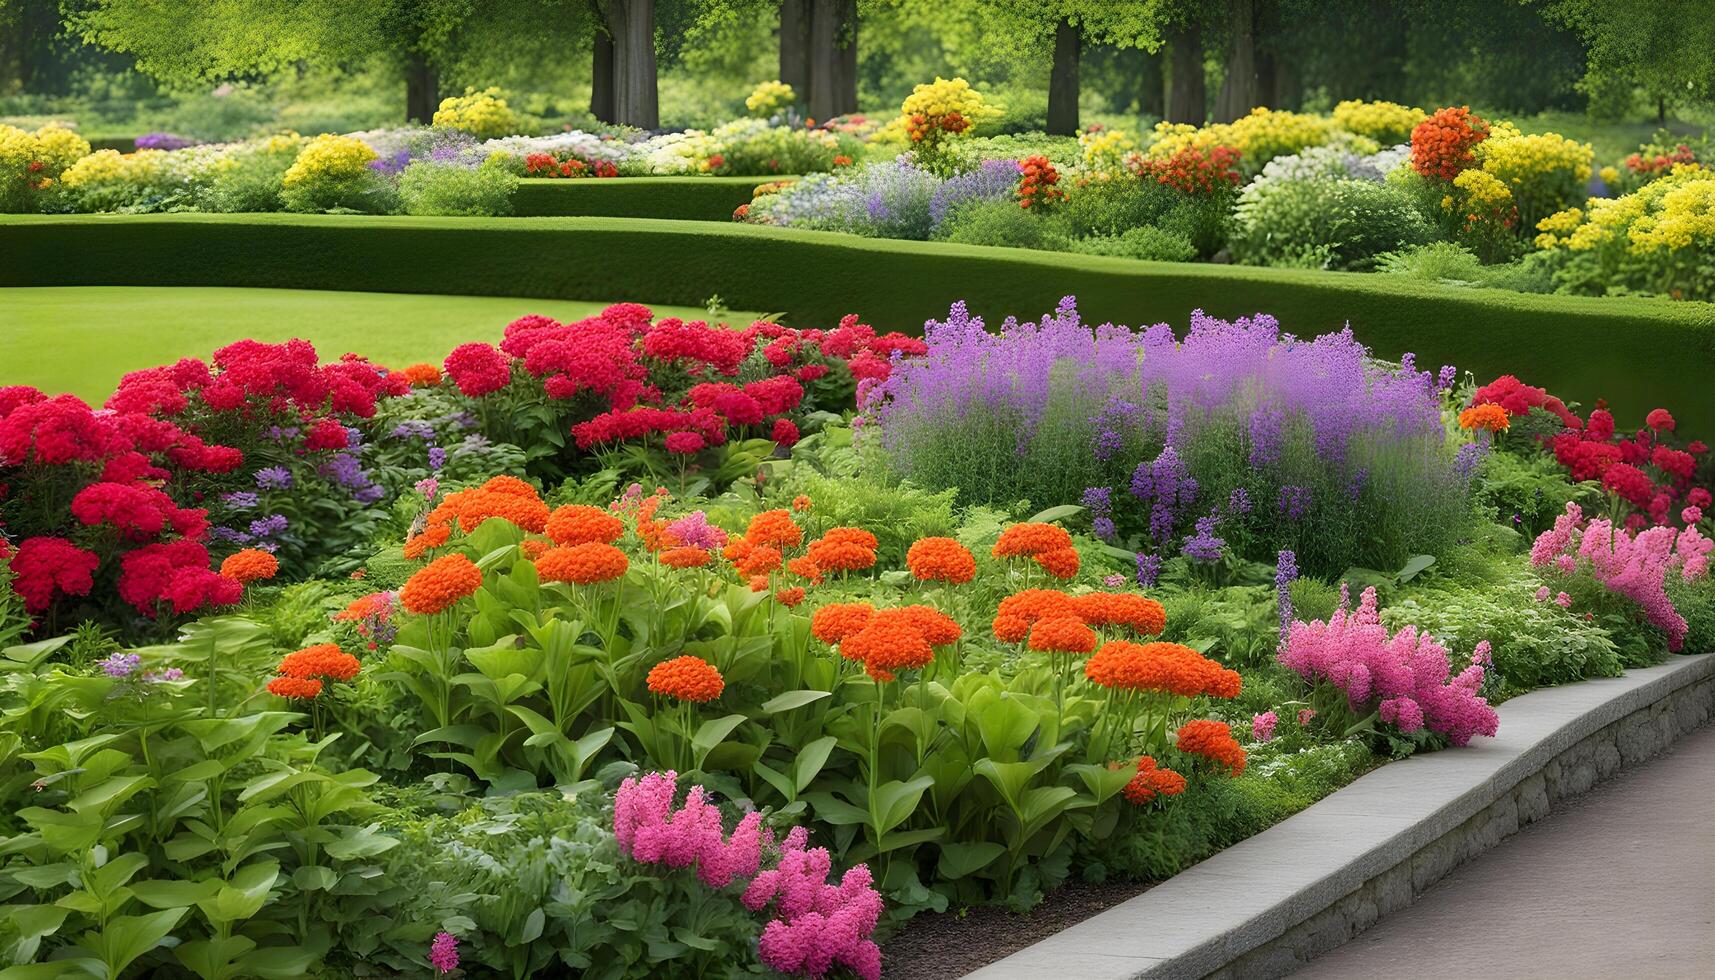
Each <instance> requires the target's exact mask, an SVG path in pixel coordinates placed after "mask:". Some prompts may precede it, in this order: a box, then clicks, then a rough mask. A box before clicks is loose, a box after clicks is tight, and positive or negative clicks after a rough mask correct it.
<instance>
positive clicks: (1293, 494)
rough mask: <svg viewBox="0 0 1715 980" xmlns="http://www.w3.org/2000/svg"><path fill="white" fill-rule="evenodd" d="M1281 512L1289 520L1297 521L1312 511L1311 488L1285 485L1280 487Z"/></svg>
mask: <svg viewBox="0 0 1715 980" xmlns="http://www.w3.org/2000/svg"><path fill="white" fill-rule="evenodd" d="M1279 507H1280V512H1281V513H1282V514H1285V515H1286V518H1287V520H1291V521H1296V520H1300V519H1302V518H1303V517H1304V515H1305V514H1308V513H1309V512H1310V488H1309V487H1295V486H1285V487H1281V488H1280V503H1279Z"/></svg>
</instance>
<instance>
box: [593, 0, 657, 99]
mask: <svg viewBox="0 0 1715 980" xmlns="http://www.w3.org/2000/svg"><path fill="white" fill-rule="evenodd" d="M602 6H603V9H604V11H605V13H606V20H607V29H608V33H609V34H610V35H612V37H613V121H614V122H616V123H619V124H620V125H622V126H636V127H637V128H639V129H655V128H657V127H659V126H660V125H661V99H660V95H659V92H658V90H657V88H656V75H655V0H603V5H602Z"/></svg>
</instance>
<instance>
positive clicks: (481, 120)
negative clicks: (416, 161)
mask: <svg viewBox="0 0 1715 980" xmlns="http://www.w3.org/2000/svg"><path fill="white" fill-rule="evenodd" d="M434 124H435V125H436V126H445V127H446V128H448V129H457V130H460V131H462V132H466V133H469V134H471V135H472V136H475V137H477V138H478V139H494V138H497V137H501V136H511V135H512V134H513V133H516V132H518V131H519V130H520V129H522V128H523V125H524V120H523V119H522V118H521V117H520V116H519V115H518V114H517V113H516V112H513V111H512V107H511V106H508V105H507V104H506V96H505V94H504V93H503V92H501V90H500V89H498V88H495V87H492V86H491V87H489V88H485V89H483V90H481V91H477V90H476V89H473V88H467V89H465V93H464V94H463V95H455V96H452V97H450V98H445V99H442V100H441V105H440V107H439V108H438V109H436V110H435V119H434Z"/></svg>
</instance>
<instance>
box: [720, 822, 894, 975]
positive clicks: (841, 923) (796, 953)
mask: <svg viewBox="0 0 1715 980" xmlns="http://www.w3.org/2000/svg"><path fill="white" fill-rule="evenodd" d="M808 842H809V834H808V833H807V832H806V831H805V830H804V828H802V827H795V828H793V829H792V831H791V832H790V833H788V834H787V836H786V841H785V842H784V844H783V845H782V847H781V852H780V863H779V865H778V866H776V867H775V868H772V869H770V870H768V871H764V872H762V873H761V874H759V875H757V876H756V880H755V881H753V882H751V884H750V887H749V888H747V889H746V890H745V893H744V899H743V901H744V904H745V907H746V908H749V909H750V910H751V911H754V912H760V911H761V910H762V909H764V908H766V907H767V906H768V904H769V903H770V902H773V903H774V911H775V916H776V917H775V919H774V920H773V921H771V922H769V923H768V925H767V926H765V927H764V928H763V931H762V938H761V940H759V941H758V943H757V951H758V953H759V955H760V956H761V958H762V962H763V964H764V965H765V966H768V967H769V968H771V969H775V970H779V971H780V972H781V973H788V974H793V975H796V976H804V977H812V978H815V977H821V976H823V975H825V974H826V973H827V972H828V971H829V970H831V969H832V968H833V967H834V966H835V965H840V966H844V967H845V968H847V969H849V970H851V971H852V972H853V973H855V974H857V975H858V976H859V977H863V978H865V980H876V978H879V977H880V976H881V950H880V949H879V948H878V947H877V946H876V944H875V941H874V940H873V939H871V938H870V936H871V934H873V933H874V932H875V925H876V922H877V921H879V919H880V918H881V908H882V906H881V894H880V893H879V892H877V891H876V890H875V882H874V879H873V878H872V877H871V875H870V871H869V867H868V866H867V865H862V864H860V865H857V866H856V867H854V868H851V869H849V870H847V871H846V873H845V875H844V876H842V877H841V878H840V883H839V884H838V885H830V884H828V883H827V877H828V871H829V867H830V865H831V863H832V862H831V859H830V858H829V855H828V852H827V849H826V848H821V847H815V848H806V847H805V845H806V844H807V843H808Z"/></svg>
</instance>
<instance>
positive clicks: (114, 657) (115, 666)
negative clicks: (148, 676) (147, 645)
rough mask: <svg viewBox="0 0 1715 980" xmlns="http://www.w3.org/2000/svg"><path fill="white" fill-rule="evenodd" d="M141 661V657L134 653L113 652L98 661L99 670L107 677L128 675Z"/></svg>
mask: <svg viewBox="0 0 1715 980" xmlns="http://www.w3.org/2000/svg"><path fill="white" fill-rule="evenodd" d="M142 662H143V658H142V657H141V656H139V655H138V654H135V653H115V654H111V655H109V656H108V657H107V658H106V659H104V660H101V661H98V663H99V664H100V666H101V672H102V673H104V674H106V675H107V676H109V677H130V676H131V672H132V671H134V670H136V669H137V665H138V664H140V663H142Z"/></svg>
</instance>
